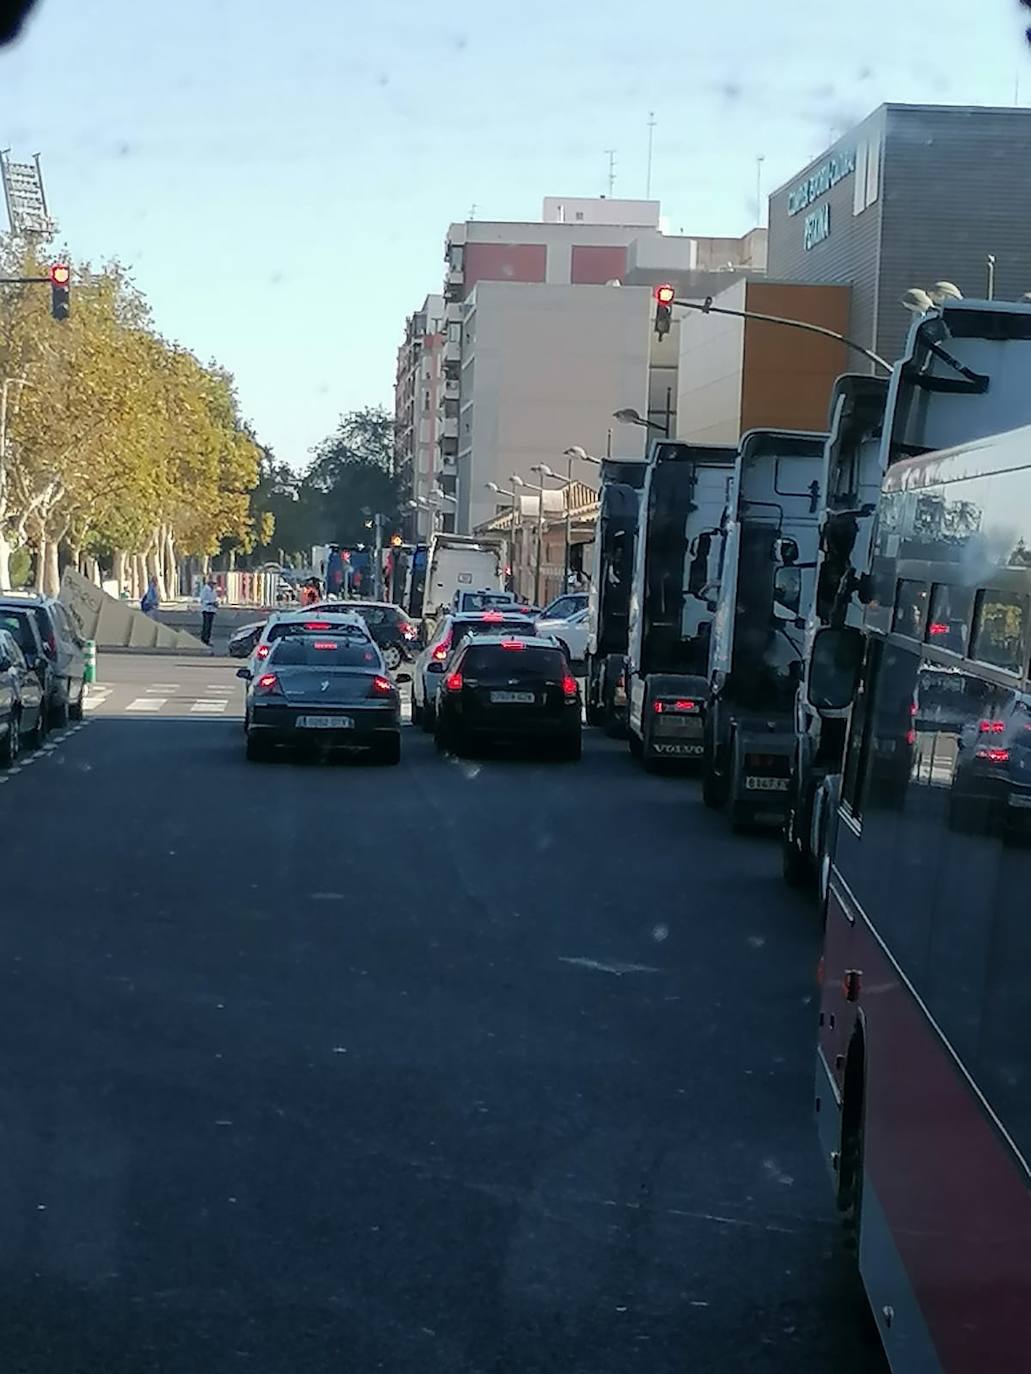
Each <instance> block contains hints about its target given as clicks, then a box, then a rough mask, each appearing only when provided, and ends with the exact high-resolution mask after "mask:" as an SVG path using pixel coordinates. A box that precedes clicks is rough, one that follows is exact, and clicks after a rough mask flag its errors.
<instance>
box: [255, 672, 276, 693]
mask: <svg viewBox="0 0 1031 1374" xmlns="http://www.w3.org/2000/svg"><path fill="white" fill-rule="evenodd" d="M256 686H257V688H258V691H259V692H271V691H273V690H274V689H275V688H276V687H278V686H279V678H277V677H276V675H275V673H262V675H261V677H259V678H258V681H257V683H256Z"/></svg>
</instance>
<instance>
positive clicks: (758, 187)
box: [755, 153, 766, 229]
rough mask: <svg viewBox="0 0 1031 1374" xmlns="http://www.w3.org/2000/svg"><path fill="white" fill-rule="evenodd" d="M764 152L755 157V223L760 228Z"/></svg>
mask: <svg viewBox="0 0 1031 1374" xmlns="http://www.w3.org/2000/svg"><path fill="white" fill-rule="evenodd" d="M765 161H766V154H765V153H760V154H759V155H758V157H757V158H756V159H755V223H756V227H757V228H759V229H761V228H762V223H763V163H764V162H765Z"/></svg>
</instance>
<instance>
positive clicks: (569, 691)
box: [562, 673, 576, 697]
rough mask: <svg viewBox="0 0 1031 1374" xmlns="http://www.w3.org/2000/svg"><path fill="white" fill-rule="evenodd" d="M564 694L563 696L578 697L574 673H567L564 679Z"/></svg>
mask: <svg viewBox="0 0 1031 1374" xmlns="http://www.w3.org/2000/svg"><path fill="white" fill-rule="evenodd" d="M562 692H563V695H564V696H567V697H575V696H576V678H575V677H574V676H573V674H572V673H566V675H565V677H564V678H563V679H562Z"/></svg>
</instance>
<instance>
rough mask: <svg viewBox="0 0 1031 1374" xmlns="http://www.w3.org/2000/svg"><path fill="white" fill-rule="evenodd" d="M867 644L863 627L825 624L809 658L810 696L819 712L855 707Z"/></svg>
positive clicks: (808, 694)
mask: <svg viewBox="0 0 1031 1374" xmlns="http://www.w3.org/2000/svg"><path fill="white" fill-rule="evenodd" d="M865 647H866V641H865V639H864V636H863V633H862V631H861V630H858V629H856V628H855V627H854V626H844V625H843V626H831V625H828V626H825V628H824V629H822V630H819V631H818V632H817V634H816V635H815V637H814V639H813V647H812V652H811V654H810V658H809V678H808V682H807V685H806V697H807V699H808V701H809V705H810V706H812V707H814V708H815V709H816V710H817V711H819V712H821V713H822V712H824V711H844V710H846V709H847V708H848V707H849V706H851V704H852V701H853V699H854V698H855V694H856V689H857V688H858V686H859V674H860V671H861V669H862V666H863V653H864V650H865Z"/></svg>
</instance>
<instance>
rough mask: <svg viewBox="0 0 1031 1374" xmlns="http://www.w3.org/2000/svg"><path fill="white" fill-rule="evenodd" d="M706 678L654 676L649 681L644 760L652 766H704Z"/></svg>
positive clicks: (675, 674)
mask: <svg viewBox="0 0 1031 1374" xmlns="http://www.w3.org/2000/svg"><path fill="white" fill-rule="evenodd" d="M707 693H708V687H707V684H706V681H705V678H704V677H698V676H697V675H694V674H686V673H685V674H681V673H653V674H650V675H649V677H648V680H647V690H646V692H645V699H644V720H643V726H644V729H643V731H642V734H643V745H644V750H643V754H644V758H645V760H646V761H649V760H650V761H651V762H652V763H701V761H702V756H703V754H704V752H705V746H704V733H705V699H706V696H707Z"/></svg>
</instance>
